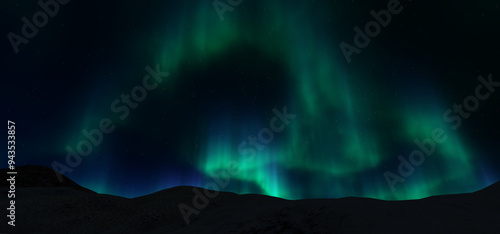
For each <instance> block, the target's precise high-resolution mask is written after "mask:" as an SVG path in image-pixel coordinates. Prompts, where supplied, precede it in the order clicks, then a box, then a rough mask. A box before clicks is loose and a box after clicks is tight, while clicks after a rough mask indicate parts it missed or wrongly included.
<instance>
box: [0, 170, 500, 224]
mask: <svg viewBox="0 0 500 234" xmlns="http://www.w3.org/2000/svg"><path fill="white" fill-rule="evenodd" d="M5 171H6V170H5V169H3V170H1V172H0V173H5ZM17 171H18V178H19V183H18V182H17V181H16V185H18V189H16V217H17V218H16V227H11V226H7V221H4V222H3V223H2V224H1V225H0V227H1V229H0V233H5V232H7V233H256V232H257V233H311V232H313V233H499V230H500V222H499V221H500V183H495V184H493V185H491V186H489V187H487V188H485V189H483V190H480V191H477V192H474V193H466V194H454V195H442V196H434V197H429V198H424V199H419V200H408V201H383V200H377V199H369V198H353V197H349V198H340V199H306V200H295V201H291V200H285V199H280V198H274V197H269V196H263V195H237V194H234V193H228V192H220V193H219V195H218V196H216V197H215V198H213V199H211V200H209V204H208V206H207V207H206V208H204V209H202V210H201V211H200V213H199V214H198V215H192V216H191V217H190V220H191V223H190V224H189V225H186V223H185V222H184V219H183V217H182V216H181V213H180V212H179V209H178V205H179V204H180V203H185V204H187V205H190V206H193V205H192V202H193V197H194V195H195V194H194V192H193V189H195V187H189V186H180V187H174V188H170V189H165V190H162V191H159V192H156V193H153V194H149V195H146V196H142V197H137V198H133V199H128V198H123V197H117V196H111V195H104V194H97V193H95V192H92V191H90V190H88V189H85V188H83V187H81V186H79V185H78V184H76V183H74V182H73V181H71V180H69V179H68V178H64V180H63V182H62V183H60V182H59V181H57V178H56V177H55V173H54V171H52V170H51V169H49V168H45V167H40V166H22V167H18V168H17ZM1 185H2V188H0V189H2V191H6V190H7V188H6V186H7V183H5V182H4V181H3V182H2V183H1ZM197 189H199V190H200V191H203V189H201V188H197ZM212 192H214V191H212ZM4 194H5V192H4ZM7 200H8V199H7V197H6V196H2V197H1V198H0V202H1V203H2V204H4V206H5V207H7V206H8V201H7Z"/></svg>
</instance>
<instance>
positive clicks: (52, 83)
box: [0, 0, 500, 200]
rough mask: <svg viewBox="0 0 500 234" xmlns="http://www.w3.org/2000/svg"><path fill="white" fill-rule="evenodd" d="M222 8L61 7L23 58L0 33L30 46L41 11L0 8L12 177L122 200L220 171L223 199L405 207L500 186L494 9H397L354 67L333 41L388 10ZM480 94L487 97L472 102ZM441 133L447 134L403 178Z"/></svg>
mask: <svg viewBox="0 0 500 234" xmlns="http://www.w3.org/2000/svg"><path fill="white" fill-rule="evenodd" d="M60 2H64V1H62V0H61V1H60ZM220 2H222V3H223V4H218V5H217V6H218V7H221V6H226V7H229V8H231V9H232V11H229V10H228V11H226V12H225V13H224V14H223V20H221V18H220V17H219V15H218V14H217V11H216V9H215V7H214V5H213V3H212V1H207V0H189V1H144V2H143V1H141V2H140V3H139V2H137V3H136V2H134V1H105V2H103V1H69V2H68V3H66V4H65V5H61V4H59V9H58V12H57V13H56V14H54V17H50V18H49V19H48V22H47V23H46V25H45V26H43V27H41V28H39V30H38V33H37V34H36V35H35V36H33V37H32V38H30V39H29V42H28V43H25V44H19V45H18V49H19V51H18V53H16V52H15V51H14V49H13V46H12V45H11V42H10V41H9V37H8V34H9V33H10V32H12V33H14V34H16V35H19V36H22V27H23V24H24V22H23V21H22V20H21V18H22V17H23V16H26V17H27V19H29V20H30V21H32V19H33V18H32V17H33V14H34V13H35V12H38V11H40V10H41V7H40V6H39V5H38V4H37V3H36V1H14V0H9V1H4V2H3V4H2V6H1V7H0V11H1V14H0V17H1V29H2V33H3V35H5V36H4V37H3V38H4V39H2V40H3V42H2V43H1V47H0V48H1V49H0V50H1V54H2V66H1V69H0V76H1V77H2V92H1V93H2V95H3V96H2V100H3V102H2V103H3V106H2V113H3V118H4V120H12V121H15V122H16V130H17V131H16V140H17V142H16V145H17V147H16V150H17V152H16V165H17V166H20V165H27V164H36V165H43V166H47V167H51V168H52V167H53V165H59V169H60V168H62V167H61V165H63V166H64V167H66V168H68V169H71V173H69V172H68V171H66V172H65V173H64V175H66V176H67V177H69V178H70V179H72V180H74V181H75V182H77V183H79V184H80V185H82V186H84V187H87V188H89V189H92V190H94V191H96V192H99V193H106V194H113V195H119V196H124V197H136V196H141V195H145V194H149V193H152V192H155V191H159V190H161V189H166V188H170V187H174V186H179V185H192V186H200V187H205V186H207V184H210V183H211V182H214V181H215V182H217V178H214V177H217V176H214V175H217V174H218V175H222V177H221V178H219V179H218V181H219V182H221V181H222V182H225V180H227V179H228V176H227V175H229V182H228V183H227V185H226V186H224V187H222V186H221V185H220V184H219V186H221V187H220V189H221V190H224V191H231V192H236V193H258V194H265V195H271V196H277V197H282V198H287V199H302V198H338V197H346V196H362V197H371V198H379V199H398V200H399V199H415V198H423V197H427V196H431V195H438V194H450V193H463V192H472V191H475V190H478V189H481V188H484V187H486V186H488V185H490V184H492V183H494V182H496V181H498V180H500V158H499V157H498V156H499V155H500V148H499V147H498V146H499V145H500V138H499V132H498V130H499V127H500V124H499V123H498V120H499V119H500V106H499V104H500V91H499V90H500V87H499V85H498V84H497V85H496V88H495V85H494V84H495V83H493V85H490V86H488V87H485V85H484V84H485V83H484V82H488V79H490V80H492V81H490V83H491V82H500V76H499V75H500V72H499V61H500V57H499V54H498V52H499V51H500V45H499V42H500V27H499V23H500V8H499V5H500V4H499V3H498V1H491V0H490V1H482V0H480V1H458V0H457V1H440V2H439V3H437V2H421V1H409V0H402V1H400V6H399V7H400V8H399V9H401V11H400V12H399V13H397V14H392V16H391V20H390V22H389V23H388V25H387V26H386V27H383V26H380V27H381V28H380V33H379V34H377V35H376V36H374V37H371V38H370V41H369V44H368V45H367V46H366V47H365V48H359V51H360V52H359V53H353V54H352V55H351V56H350V60H351V61H350V63H349V62H348V61H347V60H346V57H345V56H344V54H343V52H342V49H341V47H340V45H341V43H342V42H345V43H347V44H349V45H351V46H355V43H354V38H355V35H356V31H355V30H354V28H355V27H359V28H360V29H361V30H363V31H364V29H365V25H366V24H367V23H368V22H370V21H373V20H374V17H373V16H372V15H371V14H370V11H372V10H374V11H375V12H379V11H381V10H387V9H388V4H387V2H388V1H371V2H370V1H364V2H360V1H327V0H324V1H323V0H316V1H314V0H308V1H255V0H254V1H250V0H243V1H242V2H241V3H240V4H239V5H235V6H231V5H229V4H230V3H228V2H227V1H220ZM230 2H233V3H234V2H238V1H230ZM393 4H394V3H393ZM147 67H149V69H148V68H147ZM148 70H149V71H148ZM158 70H159V71H158ZM158 72H159V73H160V74H156V78H155V77H154V75H152V74H153V73H158ZM167 72H168V75H167ZM148 74H149V78H148V79H146V78H145V76H146V75H148ZM479 76H481V77H482V78H478V77H479ZM489 77H490V78H489ZM157 78H161V82H158V79H157ZM481 79H482V81H481ZM144 80H147V82H146V83H147V85H149V86H155V88H152V89H151V90H146V89H145V88H144V87H145V85H144V82H143V81H144ZM480 85H482V88H480V89H479V90H480V91H479V93H480V94H481V95H483V97H485V96H486V95H488V97H487V98H482V99H484V100H479V99H478V98H468V96H470V95H472V96H474V95H475V93H476V92H477V91H476V89H477V87H478V86H480ZM136 86H140V87H139V88H135V89H134V87H136ZM133 90H135V91H137V92H136V93H135V94H131V92H132V91H133ZM144 90H146V91H145V92H141V91H144ZM495 90H496V91H495ZM122 94H123V95H129V100H132V101H131V102H133V103H132V104H126V103H125V102H124V101H123V99H122V97H121V95H122ZM143 94H145V95H146V96H143ZM134 95H135V96H134ZM134 97H135V98H136V99H140V100H141V101H140V102H138V101H134V99H133V98H134ZM115 100H117V101H116V102H115ZM464 100H468V101H467V103H466V104H464ZM475 100H477V103H476V102H475ZM113 103H115V104H114V108H113V107H112V106H113ZM454 105H462V107H461V108H462V109H463V110H465V107H464V105H468V106H469V107H470V106H474V108H473V109H474V110H473V111H467V110H465V112H466V113H462V114H460V113H459V112H454V111H455V109H454ZM285 109H286V110H285ZM448 109H450V110H451V112H447V110H448ZM285 112H286V113H285ZM446 113H448V114H446ZM286 115H288V116H286ZM443 116H447V117H443ZM105 118H107V119H108V120H109V121H111V124H112V127H113V130H112V131H111V132H110V133H107V134H105V133H103V137H102V142H100V144H98V145H97V146H93V148H92V151H91V153H89V155H87V156H81V159H82V160H81V162H79V163H77V162H74V161H73V162H72V163H73V166H74V167H72V166H70V165H69V164H68V162H67V160H66V157H67V155H68V151H67V146H69V147H71V148H72V149H77V147H78V144H79V142H81V141H82V140H85V139H87V138H86V137H85V135H84V134H83V133H82V131H84V130H85V131H89V132H90V131H91V130H92V129H98V128H99V125H100V122H101V120H103V119H105ZM459 121H460V122H459ZM110 128H111V126H110ZM273 129H274V130H276V131H274V130H273ZM435 129H441V130H442V131H441V133H444V134H446V140H445V141H444V142H442V143H436V144H435V150H434V152H433V153H431V154H430V156H427V155H424V156H425V157H424V158H423V160H424V161H419V162H418V163H415V160H413V161H414V164H419V165H418V166H416V165H414V166H411V167H412V168H413V170H414V171H413V172H412V173H410V172H409V171H411V169H410V168H408V167H405V168H403V172H404V173H406V172H408V174H410V175H408V174H407V175H405V176H403V175H401V174H400V173H399V172H398V166H399V165H400V163H401V158H403V161H404V162H409V161H411V160H410V155H411V153H412V151H414V150H419V149H420V148H419V146H418V144H417V143H415V141H416V140H418V141H419V142H423V141H424V140H425V139H431V138H432V136H433V135H435V134H434V133H433V131H435ZM251 139H253V140H251ZM428 146H429V145H427V147H428ZM420 152H422V151H420ZM400 155H401V157H399V158H398V156H400ZM412 156H414V157H413V159H419V158H418V153H416V154H413V155H412ZM417 161H418V160H417ZM70 163H71V162H70ZM410 163H411V162H410ZM403 164H404V163H403ZM3 165H4V168H5V167H7V159H5V160H4V164H3ZM228 170H230V171H231V172H232V173H231V174H229V173H228ZM388 172H390V173H392V174H390V175H392V176H389V177H388V175H389V174H388ZM387 178H390V181H393V182H395V183H394V186H393V189H391V186H390V183H388V180H387ZM401 179H404V182H402V181H401ZM212 185H213V183H212ZM224 185H225V184H224Z"/></svg>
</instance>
